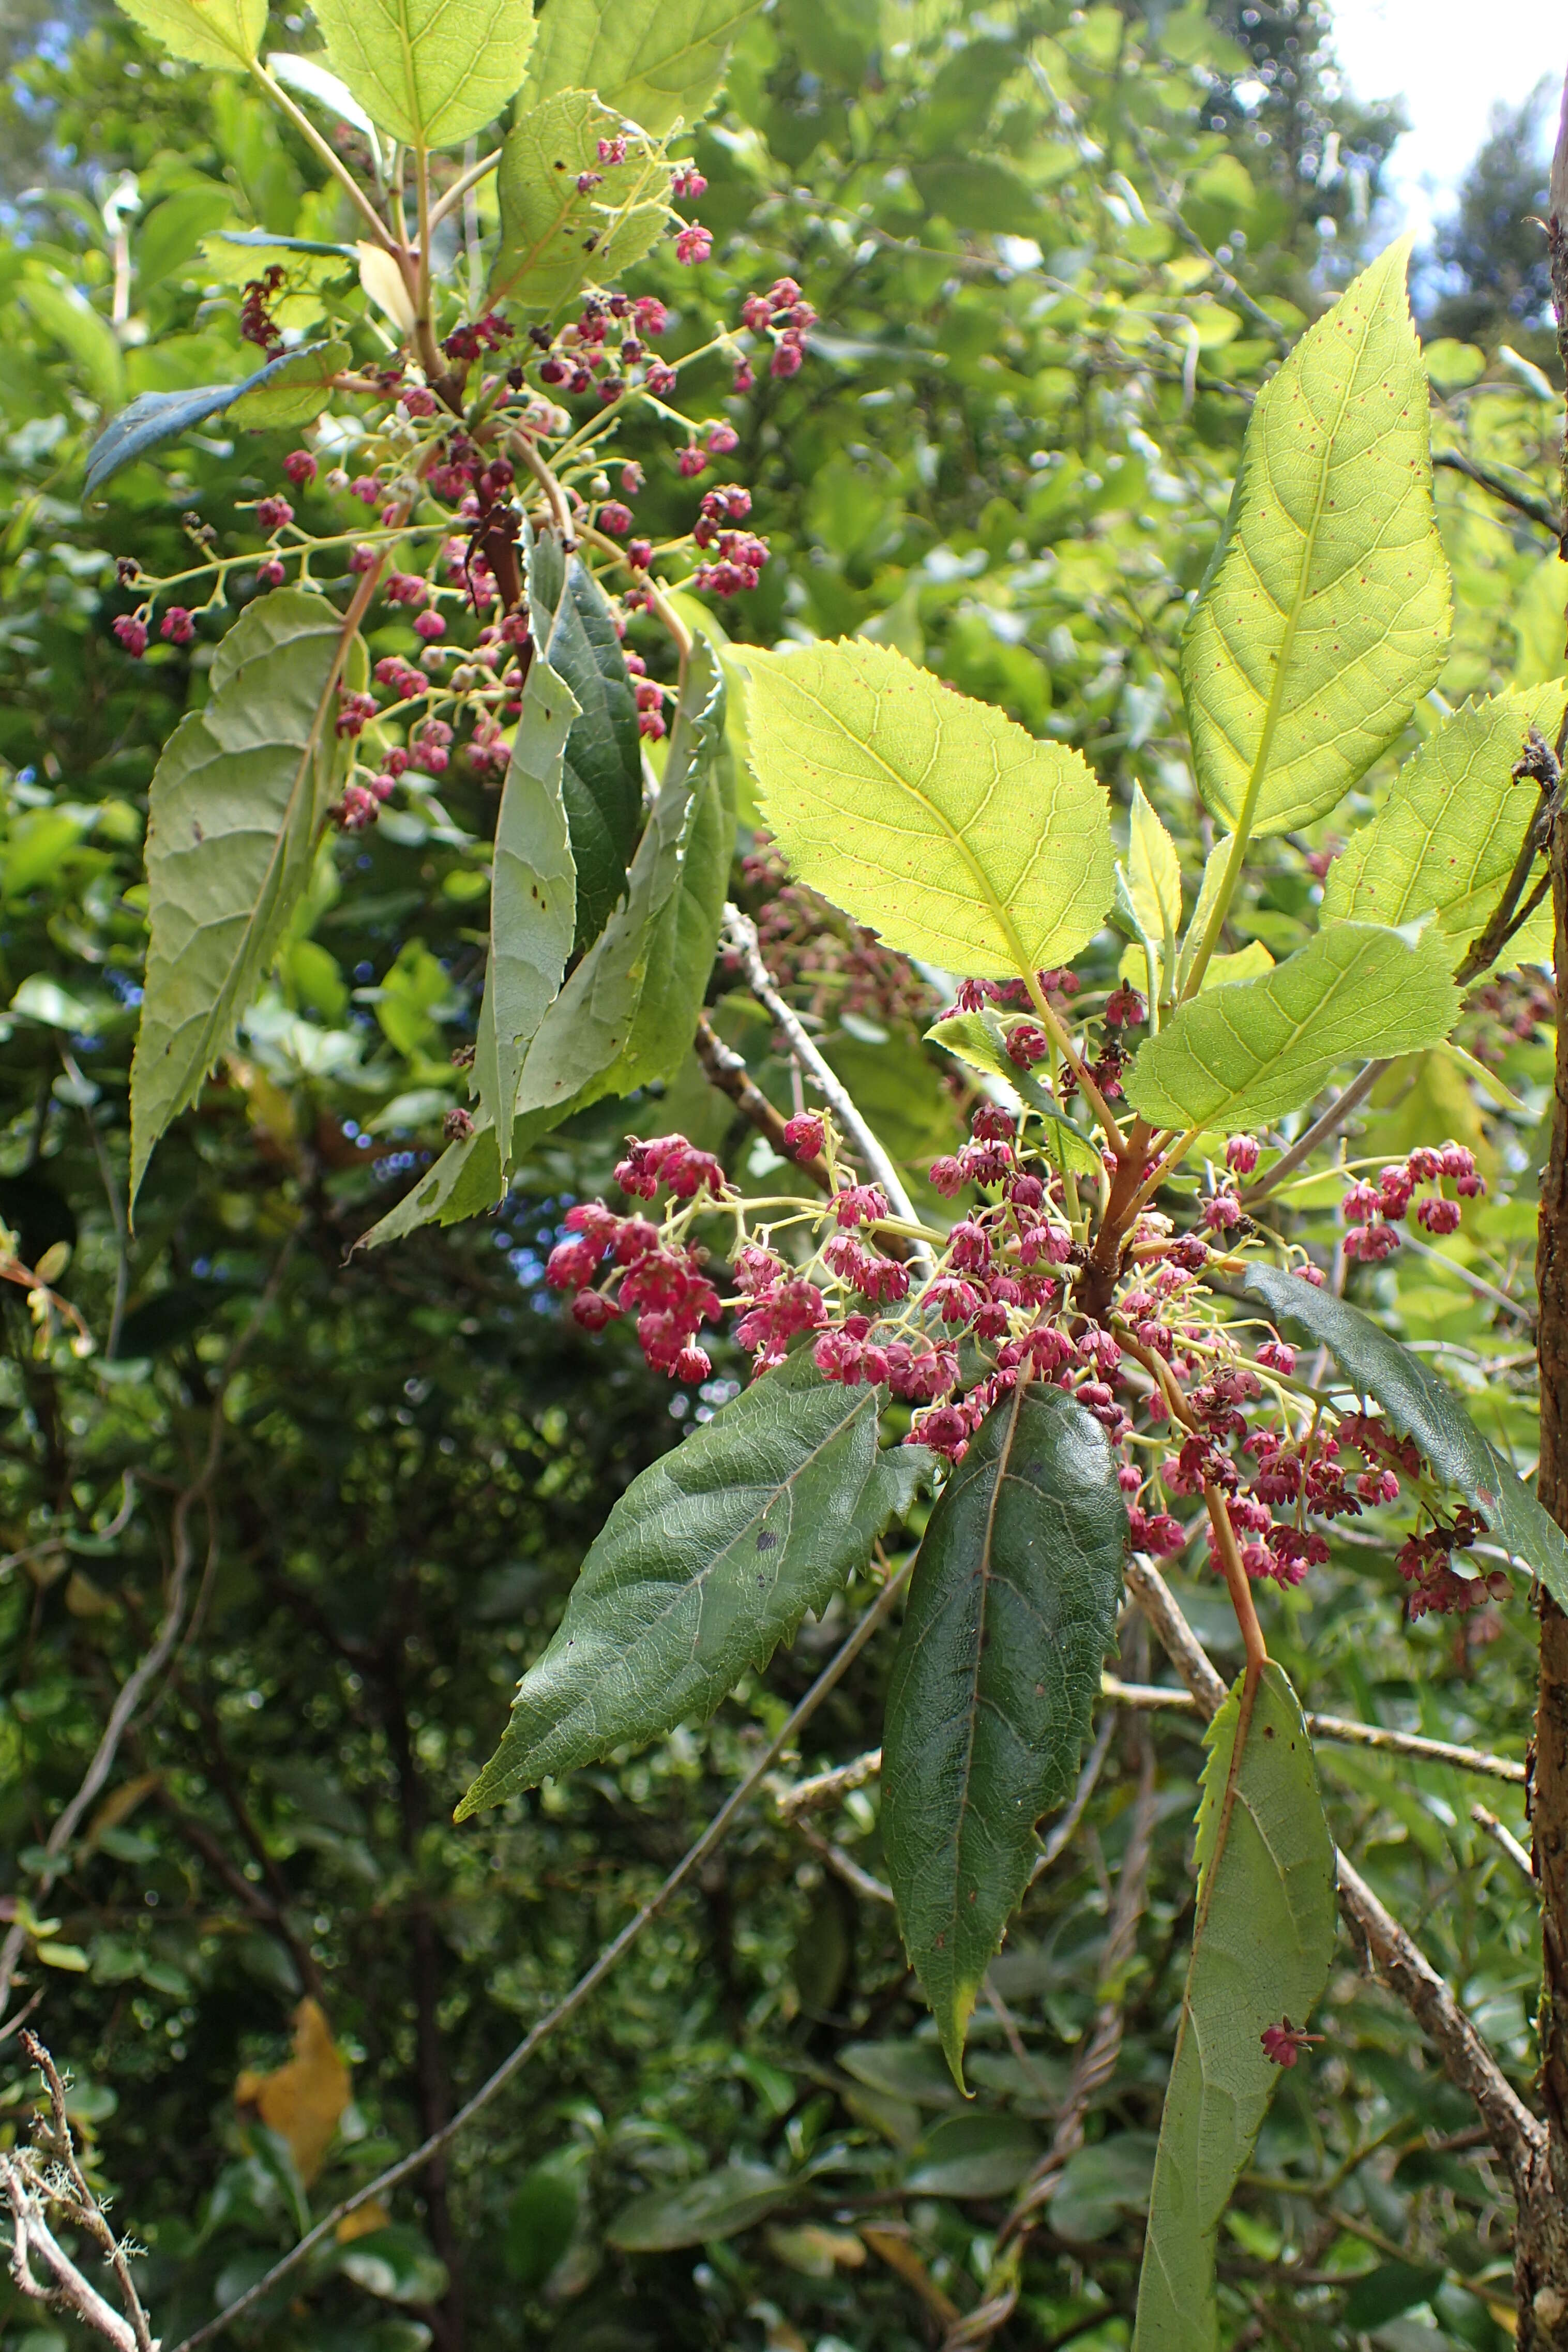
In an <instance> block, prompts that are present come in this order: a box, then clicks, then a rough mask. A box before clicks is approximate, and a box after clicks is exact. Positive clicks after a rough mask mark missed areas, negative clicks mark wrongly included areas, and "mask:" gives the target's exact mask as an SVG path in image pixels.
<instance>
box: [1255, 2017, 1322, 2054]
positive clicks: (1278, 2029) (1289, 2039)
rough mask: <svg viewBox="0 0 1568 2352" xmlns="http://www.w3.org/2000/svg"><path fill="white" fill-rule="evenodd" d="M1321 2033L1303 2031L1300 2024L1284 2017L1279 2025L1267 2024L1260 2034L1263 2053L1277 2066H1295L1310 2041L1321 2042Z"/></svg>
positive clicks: (1259, 2038)
mask: <svg viewBox="0 0 1568 2352" xmlns="http://www.w3.org/2000/svg"><path fill="white" fill-rule="evenodd" d="M1322 2038H1323V2037H1322V2035H1321V2033H1303V2032H1302V2031H1301V2029H1300V2026H1299V2025H1292V2024H1291V2022H1290V2021H1289V2018H1288V2017H1287V2018H1284V2019H1282V2020H1281V2021H1280V2023H1279V2024H1278V2025H1266V2026H1265V2027H1264V2029H1263V2031H1262V2032H1261V2033H1260V2034H1259V2036H1258V2040H1259V2041H1260V2042H1262V2044H1263V2054H1264V2056H1265V2057H1266V2058H1268V2059H1270V2060H1271V2061H1272V2062H1273V2063H1274V2064H1275V2065H1276V2066H1293V2065H1294V2064H1295V2063H1296V2061H1297V2059H1298V2058H1299V2057H1300V2053H1301V2052H1302V2050H1303V2049H1304V2048H1305V2046H1306V2045H1307V2043H1308V2042H1321V2040H1322Z"/></svg>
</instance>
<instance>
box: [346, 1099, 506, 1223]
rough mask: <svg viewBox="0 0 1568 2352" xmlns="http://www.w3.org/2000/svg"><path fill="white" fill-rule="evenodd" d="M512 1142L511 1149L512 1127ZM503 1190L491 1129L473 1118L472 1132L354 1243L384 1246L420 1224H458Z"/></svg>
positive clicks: (491, 1205)
mask: <svg viewBox="0 0 1568 2352" xmlns="http://www.w3.org/2000/svg"><path fill="white" fill-rule="evenodd" d="M512 1145H513V1149H514V1150H515V1149H516V1148H517V1132H516V1129H515V1128H514V1129H513V1133H512ZM505 1189H506V1188H505V1186H504V1185H503V1184H502V1182H501V1172H500V1153H499V1152H498V1151H497V1149H496V1131H495V1129H494V1128H493V1127H492V1126H491V1125H490V1124H489V1120H488V1119H485V1120H476V1121H475V1125H474V1132H473V1133H472V1135H466V1136H464V1137H463V1138H462V1139H461V1140H460V1141H458V1142H457V1143H449V1144H448V1145H447V1149H446V1150H445V1151H443V1152H442V1154H441V1156H440V1158H439V1159H438V1160H437V1162H436V1164H435V1166H434V1167H433V1168H430V1169H427V1170H426V1173H425V1174H424V1175H423V1176H421V1177H420V1179H419V1181H418V1182H417V1183H416V1184H411V1185H410V1186H409V1188H408V1190H407V1192H405V1194H404V1196H403V1198H402V1200H401V1201H399V1202H398V1203H397V1205H396V1207H395V1208H392V1209H388V1211H387V1213H386V1214H385V1216H384V1217H381V1218H378V1219H377V1221H376V1223H374V1225H372V1227H371V1228H370V1231H369V1232H368V1233H366V1234H361V1236H360V1238H359V1240H358V1242H357V1243H356V1244H354V1246H355V1247H356V1249H384V1247H385V1246H386V1244H387V1243H388V1242H400V1241H405V1240H406V1239H407V1237H408V1235H409V1234H414V1233H417V1232H418V1230H419V1228H420V1226H421V1225H456V1224H460V1223H462V1222H463V1220H464V1219H465V1218H467V1217H478V1216H482V1215H483V1213H484V1212H485V1211H486V1210H487V1209H493V1208H494V1207H495V1204H496V1202H498V1201H499V1200H500V1197H501V1194H502V1192H504V1191H505Z"/></svg>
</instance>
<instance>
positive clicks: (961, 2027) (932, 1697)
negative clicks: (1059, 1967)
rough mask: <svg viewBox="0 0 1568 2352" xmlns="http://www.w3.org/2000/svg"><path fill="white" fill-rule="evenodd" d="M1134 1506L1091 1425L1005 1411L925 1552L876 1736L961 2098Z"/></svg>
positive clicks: (1010, 1404) (1076, 1753)
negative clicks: (971, 2045) (968, 2053)
mask: <svg viewBox="0 0 1568 2352" xmlns="http://www.w3.org/2000/svg"><path fill="white" fill-rule="evenodd" d="M1126 1554H1127V1506H1126V1503H1125V1501H1124V1499H1123V1497H1122V1494H1121V1487H1120V1486H1119V1485H1118V1484H1117V1477H1116V1460H1115V1456H1114V1455H1113V1454H1112V1452H1111V1449H1110V1443H1109V1441H1108V1440H1107V1438H1106V1435H1105V1432H1104V1431H1103V1430H1102V1429H1101V1428H1100V1423H1098V1422H1097V1421H1096V1420H1095V1418H1094V1416H1093V1415H1092V1413H1090V1412H1088V1411H1087V1410H1086V1409H1085V1407H1084V1406H1082V1405H1080V1404H1079V1403H1077V1402H1075V1401H1074V1400H1073V1399H1072V1398H1070V1397H1068V1396H1066V1395H1064V1394H1063V1393H1062V1391H1060V1390H1059V1389H1052V1388H1037V1387H1021V1388H1018V1389H1016V1390H1015V1391H1014V1392H1013V1394H1012V1395H1011V1396H1010V1397H1007V1398H1005V1399H1004V1400H1003V1402H1001V1403H1000V1404H998V1405H996V1406H994V1408H993V1410H992V1411H991V1412H990V1413H989V1414H988V1415H987V1416H986V1418H985V1420H984V1422H983V1423H981V1426H980V1428H979V1430H978V1431H977V1432H976V1433H975V1435H974V1437H973V1439H972V1441H971V1443H970V1447H969V1451H968V1453H967V1454H965V1455H964V1457H963V1461H962V1463H961V1464H960V1465H959V1466H958V1468H957V1469H956V1470H955V1471H954V1472H953V1474H952V1477H951V1478H950V1479H949V1480H948V1482H947V1485H946V1486H944V1488H943V1489H942V1496H941V1498H940V1500H939V1501H938V1503H937V1506H936V1508H935V1510H934V1511H933V1512H932V1513H931V1524H930V1526H929V1527H928V1528H927V1529H926V1532H925V1538H924V1540H923V1542H922V1543H921V1550H920V1558H919V1559H918V1560H917V1562H916V1564H915V1573H914V1580H913V1583H912V1584H911V1586H910V1605H909V1612H908V1614H907V1615H906V1617H905V1620H904V1626H903V1632H902V1633H901V1635H900V1641H899V1647H898V1652H897V1654H896V1656H895V1658H894V1660H893V1672H892V1679H891V1682H890V1684H889V1692H888V1708H887V1719H886V1724H885V1727H884V1729H883V1735H882V1742H883V1745H882V1845H883V1851H884V1852H885V1853H886V1855H887V1859H888V1874H889V1878H890V1880H891V1883H892V1888H893V1894H894V1896H895V1897H896V1899H897V1902H898V1906H899V1926H900V1930H901V1932H902V1935H903V1938H904V1948H905V1949H906V1950H907V1951H908V1953H909V1956H910V1962H911V1964H912V1966H913V1967H914V1969H915V1970H916V1973H917V1974H918V1975H919V1977H920V1980H921V1988H922V1990H924V1993H925V1997H926V1999H927V2000H928V2001H929V2002H930V2003H931V2010H932V2011H933V2013H934V2015H935V2017H936V2021H937V2030H938V2032H940V2034H941V2036H942V2048H943V2049H944V2050H945V2051H946V2053H947V2057H948V2063H950V2065H951V2066H952V2071H953V2075H954V2077H955V2079H956V2080H957V2081H958V2082H959V2083H960V2084H962V2082H963V2042H964V2036H965V2033H966V2032H967V2030H968V2024H969V2018H970V2014H971V2011H973V2007H974V2000H975V1995H976V1993H977V1992H978V1990H979V1987H980V1981H981V1979H982V1978H983V1977H984V1973H985V1970H986V1969H987V1968H988V1967H989V1965H990V1962H991V1960H992V1958H993V1956H994V1953H995V1951H996V1948H997V1946H998V1945H999V1944H1000V1942H1001V1940H1002V1934H1003V1930H1004V1928H1005V1927H1006V1924H1007V1921H1008V1918H1009V1917H1010V1916H1011V1915H1012V1913H1013V1911H1014V1910H1015V1909H1016V1906H1017V1903H1018V1900H1019V1897H1020V1896H1021V1895H1022V1894H1023V1892H1024V1889H1025V1887H1026V1885H1027V1884H1028V1879H1029V1872H1030V1869H1031V1867H1032V1866H1033V1863H1034V1857H1035V1836H1034V1832H1035V1823H1036V1822H1037V1821H1038V1820H1039V1818H1040V1816H1041V1814H1042V1813H1044V1812H1047V1811H1049V1810H1050V1808H1051V1807H1052V1806H1053V1805H1057V1804H1059V1803H1060V1802H1061V1801H1063V1799H1064V1798H1066V1797H1067V1796H1068V1795H1069V1794H1070V1792H1071V1790H1072V1785H1073V1781H1074V1780H1075V1778H1076V1776H1077V1773H1078V1769H1079V1759H1080V1757H1081V1754H1082V1750H1083V1744H1084V1741H1085V1740H1086V1738H1088V1736H1089V1718H1090V1715H1091V1712H1092V1709H1093V1706H1094V1702H1095V1699H1096V1698H1097V1697H1098V1696H1099V1693H1100V1668H1101V1666H1102V1664H1103V1663H1104V1659H1105V1654H1106V1649H1107V1647H1108V1645H1109V1643H1110V1640H1111V1636H1112V1633H1113V1632H1114V1629H1115V1624H1116V1612H1117V1608H1118V1605H1119V1603H1120V1601H1121V1571H1122V1564H1123V1562H1124V1560H1125V1559H1126Z"/></svg>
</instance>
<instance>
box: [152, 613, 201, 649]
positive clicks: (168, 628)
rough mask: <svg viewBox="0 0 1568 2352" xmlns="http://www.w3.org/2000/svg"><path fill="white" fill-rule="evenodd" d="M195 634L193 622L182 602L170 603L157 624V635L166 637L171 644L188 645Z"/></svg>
mask: <svg viewBox="0 0 1568 2352" xmlns="http://www.w3.org/2000/svg"><path fill="white" fill-rule="evenodd" d="M195 634H196V625H195V621H194V620H193V618H192V617H191V614H189V613H188V612H187V611H186V610H185V608H184V605H183V604H171V605H170V607H169V609H168V611H167V612H166V613H165V614H164V615H163V621H162V624H161V625H160V626H159V630H158V635H160V636H161V637H167V639H168V640H169V643H170V644H171V645H173V646H188V645H189V644H190V642H191V639H192V638H193V637H194V636H195Z"/></svg>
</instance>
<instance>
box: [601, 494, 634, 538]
mask: <svg viewBox="0 0 1568 2352" xmlns="http://www.w3.org/2000/svg"><path fill="white" fill-rule="evenodd" d="M599 527H600V529H601V530H607V531H608V532H609V534H610V536H611V538H612V539H625V537H626V533H627V531H628V530H630V529H631V527H632V510H631V509H630V507H624V506H622V505H620V504H619V502H618V501H617V500H616V499H611V501H610V503H609V505H608V506H604V507H601V508H600V509H599Z"/></svg>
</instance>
